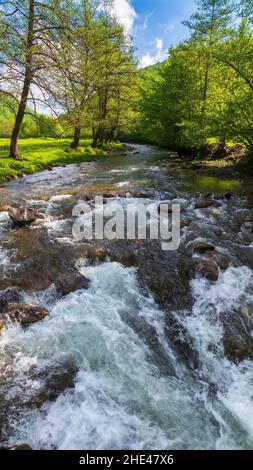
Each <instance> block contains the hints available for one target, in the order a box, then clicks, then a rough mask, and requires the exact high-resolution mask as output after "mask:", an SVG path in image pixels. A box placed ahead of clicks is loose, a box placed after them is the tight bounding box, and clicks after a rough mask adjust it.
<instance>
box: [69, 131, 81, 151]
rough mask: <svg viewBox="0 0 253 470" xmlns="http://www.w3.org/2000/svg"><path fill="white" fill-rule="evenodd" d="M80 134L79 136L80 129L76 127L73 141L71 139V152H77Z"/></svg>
mask: <svg viewBox="0 0 253 470" xmlns="http://www.w3.org/2000/svg"><path fill="white" fill-rule="evenodd" d="M80 134H81V128H80V127H79V126H76V127H75V132H74V139H73V142H72V143H71V148H72V149H73V150H77V149H78V147H79V142H80Z"/></svg>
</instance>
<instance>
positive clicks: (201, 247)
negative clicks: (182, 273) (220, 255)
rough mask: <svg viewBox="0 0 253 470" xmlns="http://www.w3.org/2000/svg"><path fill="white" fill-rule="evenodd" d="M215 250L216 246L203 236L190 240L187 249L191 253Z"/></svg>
mask: <svg viewBox="0 0 253 470" xmlns="http://www.w3.org/2000/svg"><path fill="white" fill-rule="evenodd" d="M213 250H215V246H214V245H213V244H212V243H209V242H208V241H207V240H204V239H202V238H196V239H195V240H193V241H190V242H189V243H188V244H187V246H186V251H187V252H188V253H189V254H193V253H205V252H206V251H208V252H210V251H213Z"/></svg>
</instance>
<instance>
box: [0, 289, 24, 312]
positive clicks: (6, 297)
mask: <svg viewBox="0 0 253 470" xmlns="http://www.w3.org/2000/svg"><path fill="white" fill-rule="evenodd" d="M20 302H21V295H20V292H19V291H18V290H16V289H15V288H14V289H6V290H5V291H2V292H0V312H2V311H4V310H5V309H6V307H8V304H9V303H16V304H18V303H20Z"/></svg>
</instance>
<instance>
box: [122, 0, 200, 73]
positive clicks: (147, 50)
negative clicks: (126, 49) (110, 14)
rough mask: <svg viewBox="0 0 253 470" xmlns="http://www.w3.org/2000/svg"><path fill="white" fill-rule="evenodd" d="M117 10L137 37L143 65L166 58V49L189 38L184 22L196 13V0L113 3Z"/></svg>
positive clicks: (126, 0)
mask: <svg viewBox="0 0 253 470" xmlns="http://www.w3.org/2000/svg"><path fill="white" fill-rule="evenodd" d="M114 4H115V6H114V10H115V13H116V15H117V16H118V17H119V19H120V20H121V22H122V23H124V25H125V27H126V29H127V30H128V31H129V32H130V33H131V34H132V35H133V36H134V44H135V46H136V48H137V51H136V54H137V56H138V58H139V59H140V62H141V66H143V67H144V66H147V65H151V64H152V63H156V62H159V61H160V60H163V59H164V58H165V57H166V50H167V49H168V47H169V46H170V45H172V44H177V43H178V42H179V41H180V40H182V39H184V38H185V37H187V34H188V31H187V28H185V27H184V26H183V25H182V24H181V22H182V21H183V20H185V19H188V18H189V17H190V15H191V14H192V13H193V11H195V10H196V3H195V1H194V0H114Z"/></svg>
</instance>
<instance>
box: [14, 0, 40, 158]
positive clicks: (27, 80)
mask: <svg viewBox="0 0 253 470" xmlns="http://www.w3.org/2000/svg"><path fill="white" fill-rule="evenodd" d="M34 13H35V0H30V2H29V18H28V29H27V40H26V62H25V77H24V83H23V90H22V94H21V99H20V103H19V107H18V112H17V115H16V119H15V124H14V128H13V131H12V135H11V144H10V158H15V159H18V158H19V153H18V139H19V135H20V130H21V126H22V123H23V119H24V115H25V110H26V106H27V100H28V95H29V91H30V86H31V83H32V79H33V70H32V59H33V51H32V48H33V38H34V21H35V14H34Z"/></svg>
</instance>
